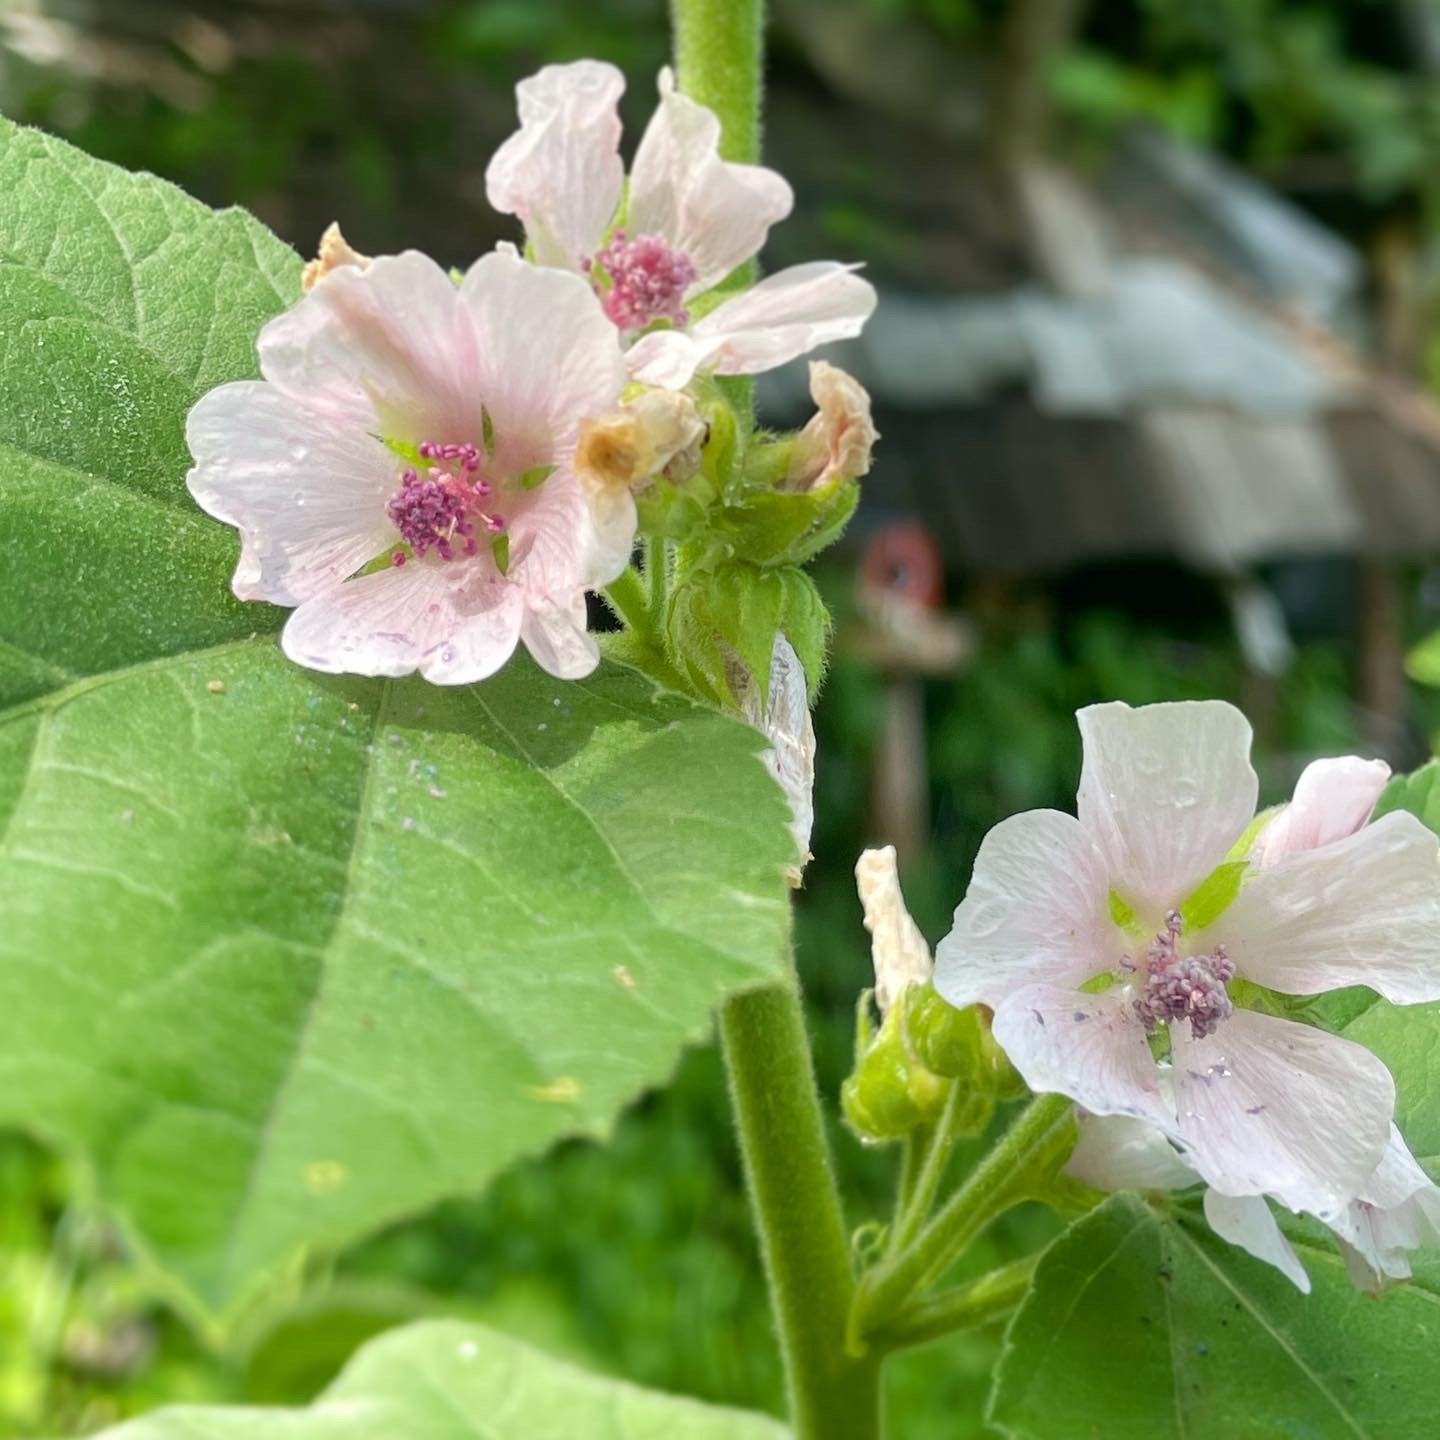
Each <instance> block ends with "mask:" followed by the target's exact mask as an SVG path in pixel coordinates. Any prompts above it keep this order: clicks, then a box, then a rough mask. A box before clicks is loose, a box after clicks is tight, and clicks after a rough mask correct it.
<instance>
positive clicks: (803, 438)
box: [785, 360, 880, 490]
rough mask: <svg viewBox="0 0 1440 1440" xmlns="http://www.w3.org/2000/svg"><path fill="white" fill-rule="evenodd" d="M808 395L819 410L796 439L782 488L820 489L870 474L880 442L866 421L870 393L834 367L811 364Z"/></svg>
mask: <svg viewBox="0 0 1440 1440" xmlns="http://www.w3.org/2000/svg"><path fill="white" fill-rule="evenodd" d="M810 397H811V399H813V400H814V401H815V404H816V406H817V407H818V408H817V410H816V413H815V414H814V415H813V416H812V417H811V418H810V420H809V421H808V422H807V423H806V425H805V428H804V429H803V430H802V431H801V432H800V433H799V434H798V435H797V436H796V437H795V448H794V450H792V451H791V453H790V468H789V471H788V473H787V474H786V477H785V486H786V488H787V489H790V490H818V489H820V488H821V487H823V486H825V485H828V484H830V483H831V481H833V480H837V479H840V478H845V479H849V480H858V479H860V478H861V477H862V476H865V475H868V474H869V473H870V455H871V451H872V450H873V449H874V446H875V442H876V441H877V440H878V439H879V438H880V433H879V431H877V430H876V429H875V423H874V421H873V420H872V419H871V418H870V395H869V392H868V391H867V390H866V389H865V387H864V386H863V385H862V384H861V383H860V382H859V381H858V380H856V379H855V377H854V376H853V375H847V374H846V373H845V371H843V370H841V369H839V368H838V367H837V366H835V365H831V364H829V363H828V362H826V361H824V360H812V361H811V362H810Z"/></svg>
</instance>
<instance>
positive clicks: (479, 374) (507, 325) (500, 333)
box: [317, 251, 626, 483]
mask: <svg viewBox="0 0 1440 1440" xmlns="http://www.w3.org/2000/svg"><path fill="white" fill-rule="evenodd" d="M321 288H322V290H323V289H324V288H326V287H321ZM317 293H320V292H317ZM459 293H460V298H461V300H462V301H463V302H464V305H465V306H466V308H467V309H468V311H469V313H470V315H471V316H472V317H473V320H474V325H475V331H476V340H477V346H478V351H479V354H478V358H477V360H476V366H475V370H476V386H477V393H478V395H479V396H480V397H482V398H483V400H484V405H485V409H486V411H487V413H488V414H489V416H490V419H491V422H492V424H493V425H494V434H495V452H496V462H497V464H499V465H500V466H501V467H502V468H504V469H508V470H512V471H518V470H526V469H529V468H530V467H532V466H535V465H541V464H546V463H549V462H551V461H554V460H557V459H562V458H564V457H565V456H567V455H568V454H569V452H570V451H571V450H573V448H574V445H575V438H576V435H577V433H578V431H579V428H580V422H581V421H582V420H585V419H587V418H595V417H598V416H600V415H604V414H606V413H608V412H609V411H611V410H613V409H614V408H615V406H616V405H617V404H619V401H620V390H621V387H622V386H623V385H624V384H625V378H626V376H625V361H624V358H623V356H622V355H621V353H620V339H619V335H618V334H617V332H616V330H615V327H614V326H613V325H612V324H611V323H610V321H609V320H608V319H606V317H605V312H604V310H602V309H601V306H600V302H599V301H598V300H597V299H596V298H595V295H594V293H593V292H592V291H591V289H590V287H589V285H587V284H586V283H585V281H584V280H582V279H581V278H580V277H579V276H578V275H572V274H566V273H565V272H563V271H560V270H547V269H544V268H542V267H540V266H536V265H527V264H526V263H525V262H524V261H523V260H520V259H517V258H516V257H515V256H514V255H506V254H503V253H500V252H498V251H497V252H492V253H491V254H489V255H485V256H482V257H481V258H480V259H479V260H477V261H476V262H475V263H474V264H473V265H472V266H471V267H470V270H469V273H468V274H467V275H466V276H465V280H464V283H463V284H462V285H461V287H460V292H459ZM547 483H548V482H547Z"/></svg>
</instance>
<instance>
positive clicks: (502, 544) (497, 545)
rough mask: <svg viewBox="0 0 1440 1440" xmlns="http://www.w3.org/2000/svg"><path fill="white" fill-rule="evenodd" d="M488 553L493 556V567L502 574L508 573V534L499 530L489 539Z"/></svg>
mask: <svg viewBox="0 0 1440 1440" xmlns="http://www.w3.org/2000/svg"><path fill="white" fill-rule="evenodd" d="M490 553H491V555H493V556H494V557H495V568H496V569H497V570H498V571H499V572H500V573H501V574H502V575H508V574H509V573H510V536H509V535H508V534H507V533H506V532H505V531H503V530H502V531H501V532H500V533H499V534H498V535H496V536H495V537H494V538H493V539H492V540H491V541H490Z"/></svg>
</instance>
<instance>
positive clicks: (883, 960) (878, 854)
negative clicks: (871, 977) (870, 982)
mask: <svg viewBox="0 0 1440 1440" xmlns="http://www.w3.org/2000/svg"><path fill="white" fill-rule="evenodd" d="M855 888H856V889H857V890H858V891H859V892H860V904H861V905H862V906H863V907H864V910H865V928H866V929H867V930H868V931H869V932H870V957H871V959H872V960H873V961H874V964H875V1003H876V1004H877V1005H879V1007H880V1011H881V1014H884V1013H885V1011H887V1010H889V1008H890V1006H891V1005H893V1004H894V1003H895V1000H896V999H897V998H898V997H899V996H900V995H901V994H902V993H903V992H904V991H905V990H906V989H907V988H908V987H909V986H911V985H923V984H925V982H926V981H927V980H929V978H930V970H931V963H930V947H929V946H928V945H927V944H926V943H925V937H924V936H923V935H922V934H921V933H920V927H919V926H918V925H917V924H916V923H915V922H914V920H912V919H911V918H910V912H909V911H908V910H907V909H906V908H905V896H904V895H903V894H902V893H901V890H900V872H899V869H898V866H897V864H896V860H895V847H894V846H893V845H886V846H885V847H884V848H883V849H880V850H866V851H863V852H862V853H861V856H860V858H859V860H857V861H856V862H855Z"/></svg>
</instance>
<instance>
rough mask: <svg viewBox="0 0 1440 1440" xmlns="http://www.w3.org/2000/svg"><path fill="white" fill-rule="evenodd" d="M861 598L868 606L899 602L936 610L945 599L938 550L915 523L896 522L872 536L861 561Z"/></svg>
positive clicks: (927, 534) (933, 541)
mask: <svg viewBox="0 0 1440 1440" xmlns="http://www.w3.org/2000/svg"><path fill="white" fill-rule="evenodd" d="M860 594H861V596H862V598H863V599H865V600H867V601H871V602H881V603H884V602H886V601H888V602H891V603H893V602H895V601H897V600H898V601H901V602H902V603H904V604H906V605H910V606H913V607H914V608H915V609H917V610H938V609H939V608H940V602H941V600H942V599H943V598H944V567H943V566H942V564H941V561H940V547H939V546H938V545H937V544H936V543H935V539H934V537H933V536H932V535H931V534H930V532H929V531H928V530H927V529H926V528H925V527H924V526H923V525H921V524H920V523H919V522H918V521H915V520H897V521H895V523H894V524H892V525H887V526H886V527H885V528H884V529H883V530H881V531H880V532H879V533H878V534H876V535H875V536H873V537H872V538H871V540H870V541H869V543H868V544H867V545H866V546H865V554H864V556H863V557H862V559H861V561H860Z"/></svg>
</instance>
